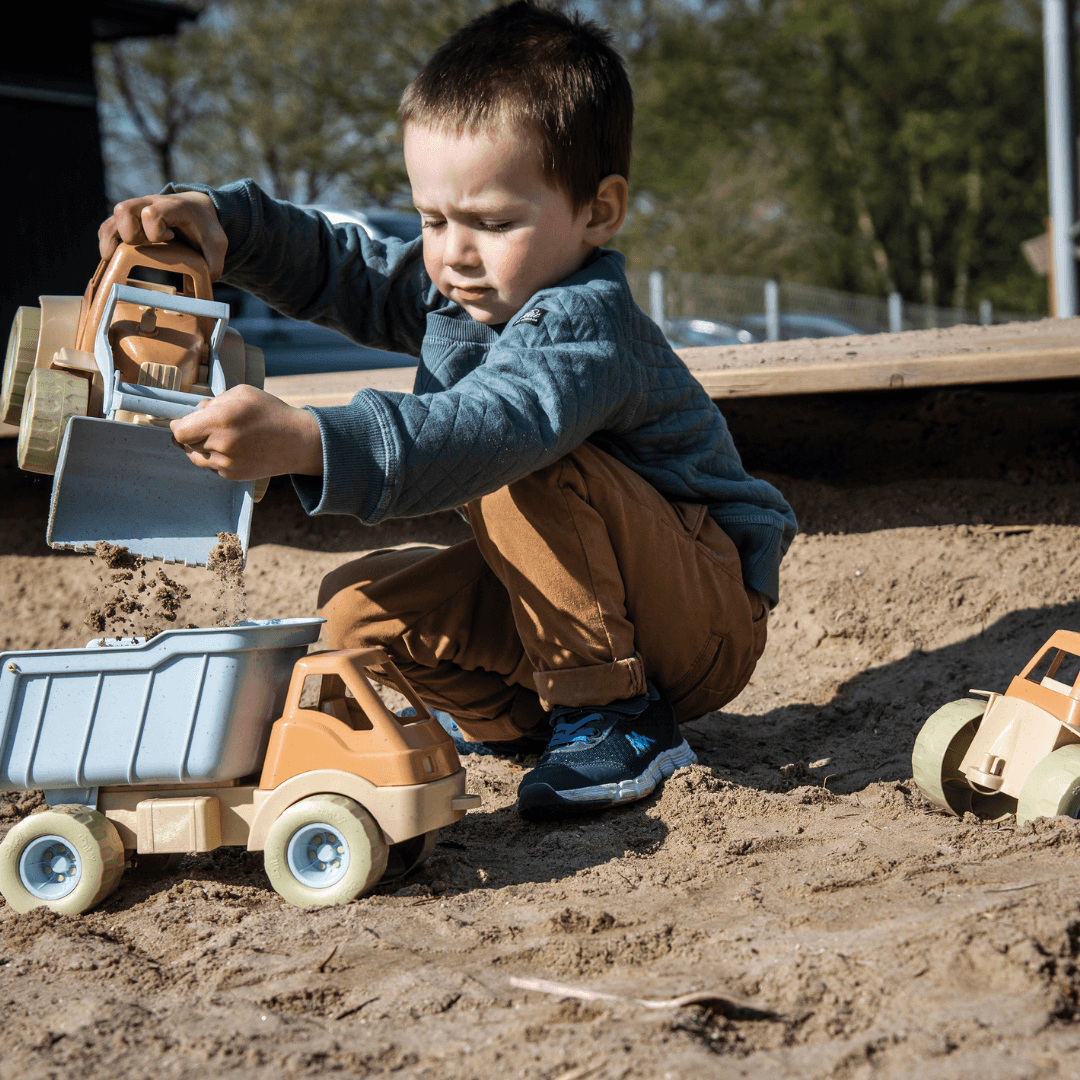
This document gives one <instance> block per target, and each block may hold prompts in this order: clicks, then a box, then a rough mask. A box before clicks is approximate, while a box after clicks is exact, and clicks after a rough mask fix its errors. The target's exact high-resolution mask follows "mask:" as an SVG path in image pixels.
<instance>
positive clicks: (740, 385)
mask: <svg viewBox="0 0 1080 1080" xmlns="http://www.w3.org/2000/svg"><path fill="white" fill-rule="evenodd" d="M693 374H694V376H695V377H696V378H697V379H698V381H699V382H700V383H701V385H702V386H704V387H705V389H706V390H707V391H708V392H709V396H710V397H711V398H713V399H714V400H716V401H721V400H723V399H725V398H733V397H770V396H776V395H781V394H826V393H842V392H845V391H853V390H903V389H910V388H913V387H926V386H971V385H975V384H977V383H1002V382H1027V381H1029V380H1041V379H1068V378H1076V377H1080V349H1078V348H1077V347H1076V346H1068V347H1066V348H1056V349H1053V348H1051V349H1031V350H1026V351H1013V352H1010V353H1007V354H996V353H991V354H988V355H987V354H968V355H961V356H957V355H955V354H947V355H945V356H920V357H911V358H909V359H907V360H849V361H847V362H846V363H831V364H790V365H783V366H779V365H778V366H775V367H766V366H762V367H759V368H744V367H737V368H728V369H726V370H719V371H715V370H714V371H694V372H693Z"/></svg>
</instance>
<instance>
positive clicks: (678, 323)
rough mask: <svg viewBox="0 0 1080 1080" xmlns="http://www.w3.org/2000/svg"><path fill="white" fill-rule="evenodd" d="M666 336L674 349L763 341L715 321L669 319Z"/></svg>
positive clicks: (729, 324) (728, 324) (665, 329)
mask: <svg viewBox="0 0 1080 1080" xmlns="http://www.w3.org/2000/svg"><path fill="white" fill-rule="evenodd" d="M664 335H665V336H666V337H667V339H668V341H669V342H670V343H671V347H672V348H673V349H685V348H687V347H689V346H696V345H749V344H750V343H751V342H752V341H759V340H761V339H760V338H757V337H755V336H754V335H753V334H752V333H750V331H749V330H746V329H743V328H742V327H739V326H732V325H731V323H725V322H717V321H716V320H715V319H668V321H667V323H666V324H665V326H664Z"/></svg>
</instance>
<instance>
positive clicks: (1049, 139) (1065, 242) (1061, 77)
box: [1043, 0, 1077, 319]
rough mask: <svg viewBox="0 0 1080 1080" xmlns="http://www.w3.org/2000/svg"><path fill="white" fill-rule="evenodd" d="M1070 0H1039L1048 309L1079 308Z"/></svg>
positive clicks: (1064, 314)
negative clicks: (1074, 234)
mask: <svg viewBox="0 0 1080 1080" xmlns="http://www.w3.org/2000/svg"><path fill="white" fill-rule="evenodd" d="M1072 28H1073V3H1072V0H1043V66H1044V69H1045V80H1044V81H1045V84H1046V158H1047V179H1048V180H1049V188H1050V217H1051V220H1052V221H1053V227H1052V228H1051V229H1050V261H1051V265H1052V267H1053V282H1054V296H1055V297H1056V301H1057V302H1056V303H1055V304H1053V305H1052V307H1051V311H1050V314H1051V315H1053V316H1055V317H1056V318H1059V319H1065V318H1069V317H1070V316H1073V315H1076V314H1077V302H1076V301H1077V297H1076V256H1075V254H1074V253H1073V237H1072V228H1073V224H1074V222H1075V221H1076V188H1075V185H1076V179H1075V167H1076V146H1075V144H1074V141H1073V140H1074V139H1075V138H1076V128H1075V125H1074V123H1073V62H1072V61H1073V58H1072V49H1073V43H1072Z"/></svg>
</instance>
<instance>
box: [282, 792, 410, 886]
mask: <svg viewBox="0 0 1080 1080" xmlns="http://www.w3.org/2000/svg"><path fill="white" fill-rule="evenodd" d="M388 850H389V849H388V846H387V843H386V841H385V839H383V835H382V833H381V832H380V831H379V826H378V825H377V824H376V822H375V819H374V818H373V817H372V816H371V815H370V814H369V813H368V812H367V811H366V810H365V809H364V808H363V807H362V806H361V805H360V804H359V803H356V802H353V800H352V799H347V798H345V796H344V795H311V796H309V797H308V798H306V799H301V800H300V801H299V802H297V803H293V805H292V806H290V807H289V808H288V809H287V810H285V811H284V813H282V815H281V816H280V817H279V818H278V819H277V821H275V822H274V823H273V825H271V826H270V831H269V832H268V833H267V836H266V844H265V847H264V851H263V860H264V863H265V866H266V876H267V877H268V878H269V879H270V884H271V885H273V887H274V889H275V890H276V891H277V892H278V894H279V895H280V896H281V897H282V898H283V899H285V900H287V901H288V902H289V903H290V904H296V905H297V906H298V907H310V906H312V905H314V904H319V905H323V904H347V903H348V902H349V901H350V900H354V899H355V898H356V897H358V896H363V895H364V893H366V892H367V891H368V890H369V889H371V888H372V887H373V886H374V885H375V884H376V882H378V880H379V878H380V877H382V874H383V871H384V870H385V869H386V860H387V855H388Z"/></svg>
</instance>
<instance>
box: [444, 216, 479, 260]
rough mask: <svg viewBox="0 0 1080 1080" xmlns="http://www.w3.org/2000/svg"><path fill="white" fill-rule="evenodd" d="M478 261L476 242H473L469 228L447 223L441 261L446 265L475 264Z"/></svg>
mask: <svg viewBox="0 0 1080 1080" xmlns="http://www.w3.org/2000/svg"><path fill="white" fill-rule="evenodd" d="M478 261H479V256H478V253H477V250H476V244H474V243H473V238H472V232H471V230H469V229H464V228H462V227H461V226H458V225H454V224H452V223H448V224H447V226H446V246H445V247H444V248H443V262H444V263H445V264H446V265H447V266H476V265H477V263H478Z"/></svg>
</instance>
